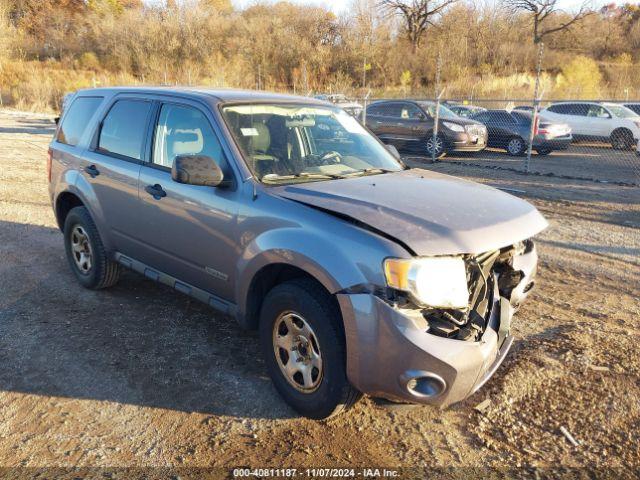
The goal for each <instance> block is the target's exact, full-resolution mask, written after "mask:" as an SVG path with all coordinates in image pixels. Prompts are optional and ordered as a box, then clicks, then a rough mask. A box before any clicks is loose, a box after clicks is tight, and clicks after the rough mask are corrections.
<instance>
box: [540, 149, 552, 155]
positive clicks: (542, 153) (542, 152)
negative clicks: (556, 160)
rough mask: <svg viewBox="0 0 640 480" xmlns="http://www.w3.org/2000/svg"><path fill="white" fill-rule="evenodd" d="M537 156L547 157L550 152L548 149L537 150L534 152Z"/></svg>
mask: <svg viewBox="0 0 640 480" xmlns="http://www.w3.org/2000/svg"><path fill="white" fill-rule="evenodd" d="M536 152H537V154H538V155H549V154H550V153H551V152H552V150H551V149H549V148H539V149H538V150H536Z"/></svg>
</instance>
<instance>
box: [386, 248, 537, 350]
mask: <svg viewBox="0 0 640 480" xmlns="http://www.w3.org/2000/svg"><path fill="white" fill-rule="evenodd" d="M464 262H465V266H466V274H467V285H468V287H469V302H468V306H467V307H466V308H434V307H429V306H419V305H416V303H415V301H414V300H413V299H412V298H411V296H410V295H407V294H405V293H404V292H400V291H391V292H388V293H387V294H388V296H387V301H389V302H391V303H392V304H393V305H394V306H395V307H396V308H398V309H400V310H402V311H403V312H404V313H405V314H408V315H411V316H414V317H415V316H416V315H419V316H420V317H422V318H424V320H425V321H426V326H427V332H428V333H430V334H432V335H437V336H439V337H444V338H450V339H455V340H462V341H467V342H475V341H479V340H480V339H481V338H482V336H483V334H484V332H485V330H486V329H487V328H488V327H492V328H493V329H494V330H496V331H497V332H498V333H499V339H500V341H502V340H504V338H505V337H506V335H507V334H508V332H509V329H510V319H511V316H512V315H513V314H514V313H515V312H516V311H517V310H518V308H519V307H520V305H521V303H522V302H523V301H524V299H525V298H526V297H527V295H528V294H529V292H530V291H531V289H532V288H533V286H534V283H535V281H534V278H535V274H536V266H537V253H536V250H535V246H534V244H533V241H532V240H525V241H522V242H518V243H517V244H515V245H510V246H508V247H505V248H502V249H500V250H493V251H489V252H485V253H482V254H479V255H466V256H464ZM496 308H498V309H500V312H496V313H498V314H497V315H492V313H494V312H493V310H494V309H496ZM502 310H506V311H504V312H503V311H502ZM500 343H502V342H500Z"/></svg>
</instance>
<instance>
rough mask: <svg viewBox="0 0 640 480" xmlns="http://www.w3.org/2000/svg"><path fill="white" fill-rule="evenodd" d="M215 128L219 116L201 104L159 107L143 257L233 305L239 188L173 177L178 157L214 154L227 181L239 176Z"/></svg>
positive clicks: (143, 178)
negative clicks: (177, 180) (216, 118)
mask: <svg viewBox="0 0 640 480" xmlns="http://www.w3.org/2000/svg"><path fill="white" fill-rule="evenodd" d="M213 125H215V123H214V119H213V118H212V117H211V116H210V114H208V113H207V111H206V109H204V108H201V107H200V105H199V104H197V103H195V102H190V101H188V100H182V99H180V100H176V101H175V102H174V101H171V102H162V103H158V105H157V113H156V116H155V120H154V128H153V134H152V139H153V140H152V152H151V158H150V162H149V163H146V164H145V165H144V166H143V167H142V169H141V171H140V191H139V192H140V207H139V209H138V210H139V211H140V215H139V220H138V225H137V229H138V231H139V232H140V240H141V241H142V244H143V245H144V249H143V251H142V252H141V254H140V255H139V256H138V257H137V260H139V261H141V262H143V263H145V264H147V265H149V266H151V267H153V268H155V269H158V270H159V271H160V272H163V273H166V274H168V275H171V276H172V277H175V278H177V279H180V280H181V281H183V282H185V283H187V284H189V285H193V286H195V287H198V288H200V289H203V290H205V291H207V292H209V293H213V294H215V295H217V296H219V297H221V298H222V299H224V300H227V301H232V300H233V298H234V282H235V266H236V264H237V259H238V254H239V253H238V246H239V245H240V243H241V242H240V240H239V239H238V238H237V212H238V204H239V200H238V195H239V190H238V189H237V188H235V187H224V188H222V187H220V188H216V187H207V186H196V185H185V184H181V183H177V182H175V181H173V180H172V178H171V166H172V165H173V162H174V160H175V157H176V156H177V155H206V156H209V157H211V158H213V159H214V161H216V162H217V163H218V165H219V166H220V167H221V168H222V170H223V172H224V173H225V177H226V178H233V173H232V170H231V168H230V165H229V163H228V161H227V158H226V155H225V153H224V151H223V148H222V145H221V142H220V140H219V138H220V137H219V136H218V134H217V133H216V130H215V129H214V128H213ZM236 184H237V182H236ZM158 193H159V194H160V195H158ZM185 288H187V287H185Z"/></svg>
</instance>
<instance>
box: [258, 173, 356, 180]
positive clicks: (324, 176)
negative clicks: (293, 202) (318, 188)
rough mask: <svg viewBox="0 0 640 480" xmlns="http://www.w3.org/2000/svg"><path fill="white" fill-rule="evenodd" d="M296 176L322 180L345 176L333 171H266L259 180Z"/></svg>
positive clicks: (296, 177)
mask: <svg viewBox="0 0 640 480" xmlns="http://www.w3.org/2000/svg"><path fill="white" fill-rule="evenodd" d="M298 178H308V179H311V180H324V179H327V178H330V179H336V178H345V176H344V175H338V174H335V173H311V172H300V173H292V174H289V175H278V174H277V173H268V174H267V175H263V176H262V178H261V180H263V181H267V182H278V181H282V180H295V179H298Z"/></svg>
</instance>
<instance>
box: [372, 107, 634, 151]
mask: <svg viewBox="0 0 640 480" xmlns="http://www.w3.org/2000/svg"><path fill="white" fill-rule="evenodd" d="M439 108H440V110H439V111H438V122H437V128H436V121H435V118H436V112H435V109H436V103H435V102H433V101H420V100H379V101H376V102H373V103H371V104H370V106H369V107H368V108H367V111H366V116H365V117H366V118H365V123H366V126H367V127H369V129H370V130H371V131H372V132H373V133H375V134H376V135H377V136H378V137H379V138H380V139H381V140H382V141H383V142H385V143H387V144H391V145H394V146H395V147H396V148H397V149H398V150H400V151H402V150H404V151H407V152H411V153H418V154H423V155H428V156H435V157H437V158H440V157H442V156H444V155H445V154H446V153H447V152H478V151H481V150H483V149H484V148H486V147H492V148H501V149H504V150H506V151H507V153H508V154H510V155H514V156H517V155H523V154H524V153H525V152H526V151H527V149H528V145H529V138H530V136H531V133H532V132H531V131H532V118H534V115H533V107H532V106H530V105H517V106H514V107H512V108H510V109H487V108H484V107H480V106H477V105H468V104H460V103H453V102H443V104H441V105H440V107H439ZM434 131H435V132H437V134H434V133H435V132H434ZM574 139H575V140H596V141H605V142H608V143H610V144H611V146H612V147H613V148H615V149H617V150H629V149H631V148H634V149H636V151H637V154H638V155H640V102H630V103H629V102H628V103H624V104H619V103H612V102H586V101H579V102H557V103H553V104H551V105H549V106H547V107H546V108H544V109H542V110H540V112H539V115H538V116H537V117H536V120H535V125H534V126H533V142H532V150H533V151H535V152H537V153H538V154H539V155H548V154H549V153H551V152H552V151H554V150H565V149H567V148H569V146H570V145H571V143H572V141H573V140H574Z"/></svg>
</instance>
